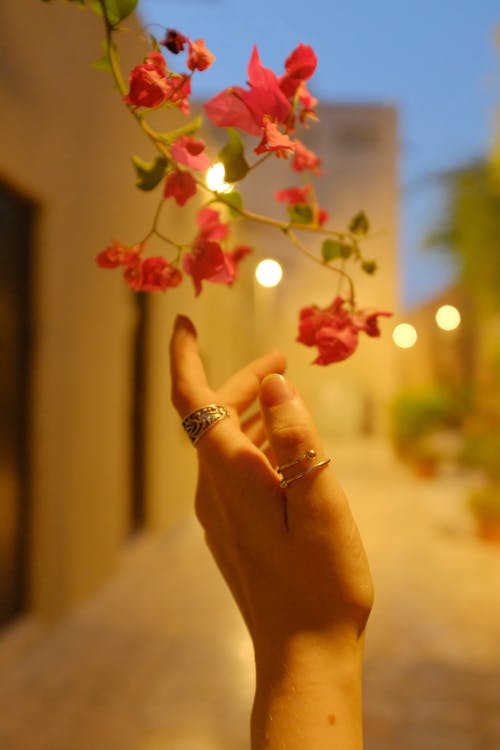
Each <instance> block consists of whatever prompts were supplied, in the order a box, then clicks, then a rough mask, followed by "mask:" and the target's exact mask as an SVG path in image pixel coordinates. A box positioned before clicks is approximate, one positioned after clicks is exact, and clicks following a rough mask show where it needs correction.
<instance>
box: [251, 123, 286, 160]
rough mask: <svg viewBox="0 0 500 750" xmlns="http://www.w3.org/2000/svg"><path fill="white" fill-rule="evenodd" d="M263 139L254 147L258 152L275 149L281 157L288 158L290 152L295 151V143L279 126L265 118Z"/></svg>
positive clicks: (262, 152) (276, 153)
mask: <svg viewBox="0 0 500 750" xmlns="http://www.w3.org/2000/svg"><path fill="white" fill-rule="evenodd" d="M263 130H264V133H263V136H262V140H261V142H260V143H259V145H258V146H257V148H255V149H254V151H255V153H256V154H264V153H266V151H273V152H274V153H275V155H276V156H278V157H279V158H281V159H288V157H289V156H290V153H291V152H293V151H295V143H294V142H293V141H292V140H291V139H290V138H289V137H288V136H287V134H286V133H282V132H281V131H280V130H279V128H278V126H277V125H276V124H275V123H274V122H271V121H270V120H267V119H265V118H264V122H263Z"/></svg>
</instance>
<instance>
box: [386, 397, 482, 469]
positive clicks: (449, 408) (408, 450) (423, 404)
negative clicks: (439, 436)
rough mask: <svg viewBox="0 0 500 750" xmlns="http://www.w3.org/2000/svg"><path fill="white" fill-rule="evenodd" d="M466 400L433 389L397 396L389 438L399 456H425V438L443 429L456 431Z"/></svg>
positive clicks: (393, 403)
mask: <svg viewBox="0 0 500 750" xmlns="http://www.w3.org/2000/svg"><path fill="white" fill-rule="evenodd" d="M467 400H468V399H467V398H466V397H465V396H464V394H455V393H452V392H451V391H448V390H446V389H444V388H436V387H434V388H425V389H420V390H414V391H403V392H401V393H399V394H398V395H397V396H396V398H395V399H394V400H393V402H392V404H391V409H390V425H391V438H392V442H393V445H394V447H395V449H396V451H397V452H398V454H399V455H400V456H402V457H409V456H411V455H416V454H419V455H420V456H422V457H424V454H426V453H427V454H428V453H429V447H428V446H427V445H426V441H425V438H427V437H428V436H429V435H431V434H432V433H434V432H438V431H440V430H443V429H457V428H459V427H460V426H461V424H462V421H463V418H464V415H465V413H466V405H467Z"/></svg>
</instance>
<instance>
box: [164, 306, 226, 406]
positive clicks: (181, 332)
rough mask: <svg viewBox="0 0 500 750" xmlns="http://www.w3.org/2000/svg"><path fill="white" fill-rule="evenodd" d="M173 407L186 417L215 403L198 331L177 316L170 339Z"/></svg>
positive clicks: (187, 319) (184, 317) (187, 320)
mask: <svg viewBox="0 0 500 750" xmlns="http://www.w3.org/2000/svg"><path fill="white" fill-rule="evenodd" d="M170 371H171V374H172V403H173V404H174V406H175V408H176V409H177V411H178V412H179V416H180V417H185V416H186V415H187V414H189V413H190V412H192V411H194V410H195V409H198V408H200V407H202V406H206V405H207V404H209V403H211V402H212V401H214V399H215V394H214V392H213V390H212V389H211V388H210V386H209V384H208V382H207V376H206V375H205V369H204V367H203V363H202V361H201V359H200V355H199V353H198V345H197V335H196V329H195V327H194V325H193V323H192V322H191V321H190V320H189V318H187V317H186V316H185V315H177V317H176V319H175V323H174V330H173V332H172V338H171V339H170Z"/></svg>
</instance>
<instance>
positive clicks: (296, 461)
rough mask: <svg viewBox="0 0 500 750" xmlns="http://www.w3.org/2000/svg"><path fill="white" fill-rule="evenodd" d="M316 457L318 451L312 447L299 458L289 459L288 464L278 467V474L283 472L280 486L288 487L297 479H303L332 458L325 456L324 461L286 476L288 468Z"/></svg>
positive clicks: (325, 464) (326, 464)
mask: <svg viewBox="0 0 500 750" xmlns="http://www.w3.org/2000/svg"><path fill="white" fill-rule="evenodd" d="M315 458H316V451H315V450H313V449H312V448H311V449H310V450H308V451H306V452H305V453H303V454H302V455H301V456H299V457H298V458H295V459H294V460H293V461H289V462H288V463H286V464H282V465H281V466H277V467H276V471H277V472H278V474H281V477H282V479H281V482H280V487H281V488H282V489H284V490H285V489H286V488H287V487H288V486H289V485H291V484H293V482H296V481H297V479H302V477H305V476H306V475H307V474H310V473H311V472H312V471H317V470H318V469H321V468H322V467H323V466H328V464H329V463H330V461H331V460H332V459H331V458H325V459H324V460H323V461H318V463H316V464H312V466H308V467H307V468H306V469H303V470H302V471H298V472H297V473H296V474H292V475H291V476H287V477H285V475H284V473H283V472H284V471H285V470H286V469H290V468H291V467H292V466H296V465H297V464H301V463H303V462H304V461H312V460H313V459H315Z"/></svg>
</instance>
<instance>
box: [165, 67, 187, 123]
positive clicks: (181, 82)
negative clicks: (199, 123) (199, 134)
mask: <svg viewBox="0 0 500 750" xmlns="http://www.w3.org/2000/svg"><path fill="white" fill-rule="evenodd" d="M166 82H167V94H166V96H165V101H166V102H168V103H169V104H171V105H173V106H174V107H177V108H178V109H180V110H181V112H183V113H184V114H185V115H187V114H189V96H190V94H191V78H190V77H189V76H188V75H178V74H171V75H169V76H168V77H167V79H166Z"/></svg>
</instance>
